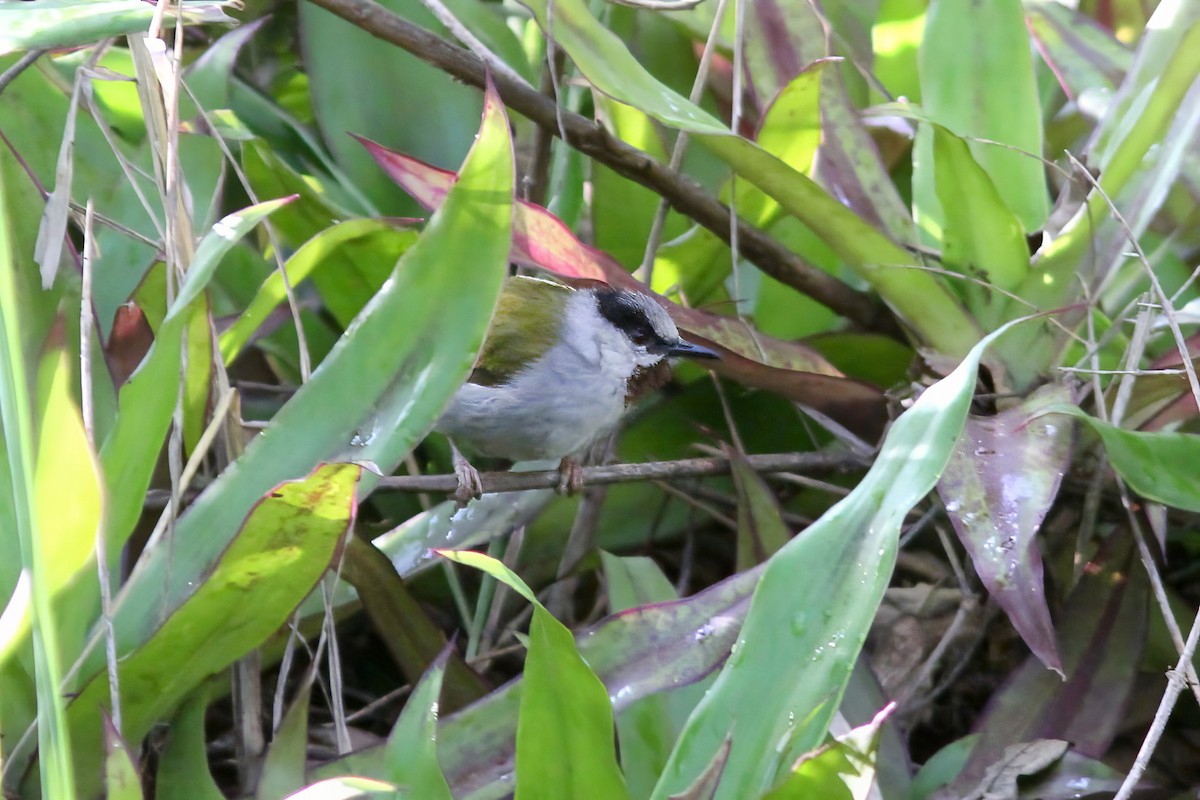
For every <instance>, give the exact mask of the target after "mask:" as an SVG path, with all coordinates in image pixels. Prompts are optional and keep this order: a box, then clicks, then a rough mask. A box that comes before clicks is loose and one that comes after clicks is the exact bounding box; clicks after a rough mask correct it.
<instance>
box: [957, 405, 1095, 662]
mask: <svg viewBox="0 0 1200 800" xmlns="http://www.w3.org/2000/svg"><path fill="white" fill-rule="evenodd" d="M1068 399H1069V392H1068V390H1067V389H1066V388H1064V387H1061V386H1046V387H1043V388H1042V389H1040V390H1038V391H1037V392H1034V393H1033V394H1032V395H1031V396H1030V397H1028V398H1027V399H1026V400H1024V401H1023V402H1022V403H1021V404H1020V405H1017V406H1014V407H1012V408H1010V409H1007V410H1005V411H1002V412H1000V413H999V414H997V415H995V416H993V417H970V418H969V419H968V420H967V424H966V428H965V429H964V430H963V435H962V436H961V437H960V438H959V440H958V443H957V444H956V445H955V447H954V453H953V454H952V455H951V457H950V463H949V464H948V465H947V467H946V471H945V473H943V475H942V479H941V481H940V482H939V483H938V494H940V495H941V497H942V502H944V503H945V504H946V512H947V514H948V515H949V516H950V521H951V522H952V523H953V525H954V530H955V531H956V532H957V533H958V538H959V539H961V540H962V543H963V546H964V547H966V549H967V553H968V554H970V556H971V561H972V563H973V564H974V565H975V571H976V572H977V573H979V579H980V580H982V581H983V584H984V586H986V587H987V590H988V593H989V594H991V596H992V598H993V599H995V601H996V602H997V603H998V604H999V605H1000V607H1001V608H1003V609H1004V612H1005V613H1006V614H1007V615H1008V618H1009V619H1010V620H1011V621H1012V624H1013V627H1015V628H1016V629H1017V632H1018V633H1020V634H1021V638H1023V639H1024V640H1025V643H1026V644H1027V645H1029V649H1031V650H1032V651H1033V652H1034V654H1035V655H1037V657H1038V658H1040V659H1041V660H1042V663H1043V664H1045V665H1046V666H1047V667H1049V668H1050V669H1052V670H1055V671H1056V672H1059V673H1061V672H1062V660H1061V659H1060V658H1059V654H1058V646H1057V644H1056V642H1055V637H1054V627H1053V625H1052V624H1051V622H1050V610H1049V609H1048V608H1047V607H1046V594H1045V590H1044V588H1043V586H1042V556H1041V553H1040V552H1039V550H1038V548H1037V543H1036V541H1035V537H1036V535H1037V532H1038V528H1039V527H1040V526H1041V524H1042V519H1043V518H1044V517H1045V516H1046V511H1047V510H1048V509H1049V508H1050V504H1051V503H1053V502H1054V497H1055V495H1056V494H1058V487H1059V484H1060V483H1061V482H1062V476H1063V472H1064V471H1065V470H1066V468H1067V464H1068V463H1069V461H1070V457H1071V428H1070V426H1069V425H1065V424H1062V423H1061V421H1059V420H1056V419H1054V418H1052V417H1046V416H1044V415H1043V412H1044V411H1045V409H1046V408H1047V407H1049V406H1051V405H1054V404H1057V403H1062V402H1065V401H1067V400H1068Z"/></svg>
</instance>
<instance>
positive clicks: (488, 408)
mask: <svg viewBox="0 0 1200 800" xmlns="http://www.w3.org/2000/svg"><path fill="white" fill-rule="evenodd" d="M676 356H683V357H689V358H717V357H718V356H717V354H716V353H714V352H713V351H712V350H709V349H708V348H707V347H702V346H700V345H698V344H693V343H692V342H689V341H686V340H685V339H683V338H681V337H680V335H679V330H678V329H677V328H676V327H675V323H674V321H672V319H671V317H670V315H669V314H667V312H666V311H665V310H664V309H663V308H662V306H660V305H659V304H658V303H657V302H655V301H654V299H653V298H651V297H650V296H649V295H646V294H643V293H641V292H635V291H628V290H625V289H613V288H609V287H607V286H602V287H599V288H584V289H571V288H569V287H567V286H564V285H562V284H559V283H554V282H552V281H548V280H542V279H539V278H527V277H513V278H509V279H508V280H507V281H506V282H505V284H504V288H503V289H502V291H501V293H500V300H499V303H498V304H497V307H496V314H495V316H494V317H493V318H492V325H491V327H490V328H489V329H488V334H487V338H486V340H485V341H484V343H483V348H482V349H481V350H480V353H479V358H478V359H477V360H476V362H475V368H474V370H473V371H472V373H471V377H470V379H469V380H468V382H467V383H466V384H464V385H463V386H462V388H460V389H459V390H458V392H457V393H455V395H454V397H453V398H452V399H451V400H450V404H449V405H448V406H447V407H446V410H445V411H444V412H443V413H442V416H441V418H439V419H438V421H437V423H436V425H435V426H434V429H435V430H437V431H440V432H441V433H443V434H445V435H446V436H447V438H449V439H450V442H451V444H452V445H453V446H454V460H455V472H456V473H457V475H458V479H459V488H458V493H457V494H456V497H457V498H458V500H459V502H460V503H465V502H466V501H467V500H468V499H469V498H471V497H479V496H480V495H481V494H482V491H483V487H482V484H481V483H480V480H479V474H478V473H477V472H476V471H475V469H474V467H472V466H471V465H470V463H469V462H468V461H467V460H466V458H464V457H463V455H462V453H461V452H460V451H459V449H458V448H462V449H463V450H465V451H466V452H467V453H468V454H469V455H472V456H476V455H478V456H487V457H492V458H503V459H507V460H510V461H528V460H533V459H551V458H557V459H561V460H562V462H563V463H562V466H561V467H560V469H561V470H562V474H563V484H562V486H563V487H564V488H567V487H568V486H570V485H575V484H577V483H578V474H579V473H578V469H579V468H578V463H577V461H575V458H577V457H578V456H580V455H581V454H582V453H583V452H584V451H586V450H587V449H588V447H589V446H590V445H591V444H592V443H593V442H595V441H597V440H598V439H599V438H600V437H602V436H604V435H606V434H607V433H609V432H610V431H611V430H613V429H614V428H615V427H616V425H617V422H618V421H619V420H620V418H621V415H622V414H623V413H624V412H625V409H626V407H627V406H628V405H629V403H630V402H631V400H633V399H634V397H632V396H631V395H633V394H636V393H637V392H638V390H639V389H643V390H644V389H645V388H646V384H647V381H646V380H645V379H646V378H647V377H648V376H650V375H651V374H652V373H653V372H654V371H655V370H657V369H659V368H664V367H665V366H666V365H665V364H664V363H663V362H664V360H665V359H667V358H671V357H676Z"/></svg>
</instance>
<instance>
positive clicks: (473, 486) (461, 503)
mask: <svg viewBox="0 0 1200 800" xmlns="http://www.w3.org/2000/svg"><path fill="white" fill-rule="evenodd" d="M450 458H451V461H453V463H454V475H455V477H457V478H458V489H456V490H455V492H454V501H455V502H456V503H458V507H459V508H464V507H465V506H466V505H467V503H469V502H471V501H472V500H478V499H479V498H481V497H483V481H482V480H480V478H479V470H477V469H475V467H473V466H471V462H470V461H468V460H467V458H466V456H464V455H463V454H462V453H460V452H459V451H458V448H457V447H455V446H454V445H453V444H451V446H450Z"/></svg>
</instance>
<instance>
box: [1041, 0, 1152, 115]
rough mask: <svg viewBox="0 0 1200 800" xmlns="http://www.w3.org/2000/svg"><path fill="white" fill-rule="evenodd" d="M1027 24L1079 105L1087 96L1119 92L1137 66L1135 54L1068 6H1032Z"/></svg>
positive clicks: (1057, 74) (1063, 83) (1065, 88)
mask: <svg viewBox="0 0 1200 800" xmlns="http://www.w3.org/2000/svg"><path fill="white" fill-rule="evenodd" d="M1025 23H1026V25H1028V26H1029V32H1030V33H1031V34H1033V42H1034V44H1035V45H1036V46H1037V49H1038V51H1039V52H1040V53H1041V54H1042V58H1043V59H1044V60H1045V62H1046V64H1048V65H1049V67H1050V69H1051V70H1053V71H1054V75H1055V77H1056V78H1058V82H1059V85H1060V86H1062V89H1063V91H1064V92H1066V94H1067V97H1069V98H1071V99H1072V100H1073V101H1075V102H1076V103H1080V102H1081V101H1082V100H1083V98H1084V95H1085V93H1087V92H1094V91H1106V90H1107V91H1109V92H1111V91H1112V90H1114V89H1116V87H1117V86H1118V85H1120V83H1121V80H1122V79H1123V78H1124V77H1125V72H1126V71H1127V70H1128V69H1129V65H1130V64H1132V63H1133V53H1132V52H1131V51H1130V50H1129V48H1128V47H1126V46H1125V45H1123V44H1121V43H1120V42H1119V41H1117V40H1116V39H1115V38H1114V37H1113V35H1112V33H1110V32H1109V31H1106V30H1105V29H1104V28H1103V27H1101V26H1100V25H1098V24H1097V23H1096V22H1095V20H1093V19H1092V18H1091V17H1089V16H1087V15H1086V14H1081V13H1079V12H1078V11H1076V10H1074V9H1072V8H1068V7H1066V6H1064V5H1060V4H1058V3H1044V4H1038V5H1031V6H1029V7H1027V8H1026V10H1025Z"/></svg>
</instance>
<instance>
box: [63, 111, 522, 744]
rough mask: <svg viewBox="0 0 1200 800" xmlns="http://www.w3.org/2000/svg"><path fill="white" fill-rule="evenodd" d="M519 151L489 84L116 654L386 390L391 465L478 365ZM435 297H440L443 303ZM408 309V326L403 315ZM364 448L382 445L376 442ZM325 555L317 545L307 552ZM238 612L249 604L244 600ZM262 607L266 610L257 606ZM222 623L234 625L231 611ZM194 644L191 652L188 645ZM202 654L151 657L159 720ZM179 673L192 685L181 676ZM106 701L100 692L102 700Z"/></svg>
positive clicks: (190, 531) (195, 512)
mask: <svg viewBox="0 0 1200 800" xmlns="http://www.w3.org/2000/svg"><path fill="white" fill-rule="evenodd" d="M512 158H513V156H512V143H511V139H510V137H509V129H508V123H507V121H506V119H505V117H504V114H503V111H502V107H501V106H500V104H499V101H498V99H497V98H496V96H495V94H494V93H490V94H489V101H488V104H487V109H486V113H485V116H484V121H483V125H482V127H481V129H480V135H479V138H478V140H477V142H476V144H475V146H474V147H473V148H472V152H471V154H470V156H469V157H468V159H467V161H466V163H465V164H464V165H463V168H462V170H461V171H460V176H459V180H458V182H457V183H456V184H455V186H454V188H453V190H452V191H451V192H450V194H449V196H448V197H447V199H446V202H445V203H444V204H443V206H442V208H441V209H440V210H439V212H438V213H437V214H435V215H434V217H433V218H432V219H431V220H430V222H429V224H428V226H427V227H426V229H425V231H424V233H423V234H422V236H421V237H420V239H419V241H418V242H417V244H416V245H414V246H413V247H412V248H411V249H410V250H409V251H408V252H407V253H406V254H405V256H404V258H403V259H401V261H400V263H399V264H398V265H397V267H396V272H395V274H394V277H393V279H392V280H390V281H389V282H388V283H387V284H386V285H385V286H384V288H383V289H382V290H381V291H380V292H379V294H377V295H376V296H375V298H374V299H373V300H372V301H371V303H370V304H369V305H368V306H367V308H365V309H364V310H363V312H362V314H360V315H359V317H358V318H357V319H356V320H355V324H354V325H352V326H351V329H350V330H349V331H348V332H347V334H346V335H344V336H343V337H342V339H341V340H340V341H339V342H338V344H337V346H336V347H335V348H334V349H333V351H332V352H331V353H330V354H329V356H327V357H326V359H325V360H324V361H323V362H322V363H321V365H320V367H319V368H318V369H317V370H316V371H315V372H314V373H313V376H312V379H311V380H310V381H309V382H307V383H306V384H305V385H304V386H303V387H301V389H300V390H298V391H297V392H296V394H295V395H293V397H292V398H291V399H290V400H289V401H288V403H287V404H286V405H285V406H284V407H283V409H281V410H280V411H279V413H277V414H276V415H275V417H274V419H273V420H272V423H271V427H270V428H269V429H268V430H267V431H266V432H265V433H263V434H261V435H260V436H258V437H257V438H255V439H254V440H252V441H251V442H250V443H249V444H248V445H247V447H246V450H245V452H244V453H243V455H242V457H241V458H240V459H238V461H236V462H235V463H234V464H232V465H231V466H230V467H229V468H227V469H226V470H225V471H224V472H222V473H221V475H220V476H218V477H217V479H216V480H215V481H213V482H212V483H211V484H209V485H208V487H207V488H206V489H205V491H204V493H203V494H201V496H200V497H199V498H197V499H196V501H195V502H194V503H193V504H192V505H191V506H190V507H189V508H188V511H187V513H186V514H184V515H183V517H182V518H181V519H180V520H179V521H178V523H176V525H175V530H174V534H173V536H171V537H169V538H167V539H165V540H160V541H158V542H156V543H154V544H152V545H151V546H150V547H148V548H147V549H146V550H145V551H144V552H143V553H142V557H141V559H140V560H139V563H138V568H137V569H136V570H135V571H134V573H133V575H131V576H130V579H129V581H128V583H126V585H125V587H124V589H123V590H122V593H121V596H120V598H119V600H118V603H117V607H116V609H115V613H114V620H113V623H114V627H115V628H116V631H117V641H118V653H119V655H121V656H122V657H123V659H124V660H125V662H127V663H128V662H129V654H131V653H133V652H135V651H136V652H137V653H139V654H144V653H145V652H146V649H147V647H148V642H151V641H155V640H157V639H158V636H159V635H161V630H160V628H161V626H162V625H163V622H164V617H165V616H168V615H170V614H171V612H173V611H177V610H178V609H180V607H181V606H184V605H185V603H188V602H189V598H192V596H193V594H194V593H195V592H196V586H197V585H198V584H200V583H201V582H203V581H204V577H205V576H206V575H209V574H211V570H212V568H213V565H214V564H216V563H218V562H219V561H221V559H222V554H223V553H225V551H226V550H227V549H228V548H230V547H232V546H233V544H232V543H234V542H236V541H240V537H238V536H237V531H238V529H239V528H240V527H241V525H242V522H243V520H244V518H245V516H246V515H247V513H249V511H250V510H251V509H252V508H253V507H254V505H255V504H256V503H258V502H259V498H261V497H262V495H263V494H265V493H266V492H268V491H269V490H270V489H271V487H272V486H275V485H277V484H278V483H279V482H280V481H282V480H286V479H288V478H290V477H292V476H294V475H296V474H297V473H301V474H302V473H304V472H305V471H307V470H309V469H311V467H312V466H313V465H314V464H316V463H319V462H321V461H322V460H323V459H325V458H327V457H328V455H329V453H330V452H331V451H334V450H337V449H339V448H346V447H347V446H348V444H349V442H350V441H351V438H352V436H353V434H354V431H355V428H356V426H357V424H358V423H359V422H360V420H362V419H363V418H364V417H365V416H367V415H368V414H370V413H371V412H372V409H374V408H375V406H376V404H377V402H379V400H380V398H381V397H382V396H383V395H384V394H385V393H387V392H388V391H389V390H391V391H393V392H395V393H398V394H393V395H392V396H391V397H390V398H389V403H394V404H395V406H396V407H397V408H399V409H401V412H402V413H400V414H398V415H396V416H393V417H391V418H389V419H388V422H387V424H388V426H389V427H388V428H387V431H388V435H387V436H386V437H381V438H386V439H387V444H388V446H389V447H390V448H392V449H391V450H389V451H387V452H381V453H377V454H375V455H377V456H378V457H376V458H375V460H376V462H377V463H379V464H380V465H381V466H384V458H385V457H395V458H396V459H397V460H398V459H399V457H401V456H402V455H403V452H401V453H400V456H395V455H394V454H395V453H397V452H400V451H401V450H403V451H404V452H407V449H408V448H409V447H411V444H412V443H413V442H415V441H417V440H418V439H419V438H420V437H421V436H423V435H424V433H425V431H426V430H427V429H428V427H429V426H430V425H431V424H432V423H433V420H434V419H435V417H436V416H437V414H438V412H439V411H440V410H441V408H442V406H443V405H444V404H445V402H446V400H447V399H448V398H449V397H450V395H451V393H452V392H453V391H454V390H455V389H456V388H457V387H458V386H459V385H460V383H461V382H462V380H463V379H464V378H465V377H466V375H467V372H468V371H469V370H470V367H471V364H472V362H473V360H474V354H475V352H477V350H478V348H479V345H480V343H481V342H482V339H483V336H484V333H485V331H486V328H487V322H488V318H489V312H490V311H491V309H492V308H493V306H494V305H495V299H496V296H497V294H498V293H499V288H500V282H501V280H502V278H503V276H504V273H505V271H506V269H507V265H508V261H507V257H508V250H509V245H510V238H511V237H510V233H511V231H510V225H511V208H512V188H513V161H512ZM447 265H454V266H455V267H456V268H454V269H450V268H447ZM433 297H436V298H439V300H440V302H437V303H434V302H431V301H430V298H433ZM398 320H403V322H404V324H397V321H398ZM172 382H173V381H172ZM403 393H407V395H405V394H403ZM357 452H360V453H362V454H363V457H366V458H371V457H372V448H371V447H370V446H367V447H363V448H361V449H360V450H358V451H357ZM384 468H390V467H384ZM139 503H140V499H139ZM291 555H293V556H294V555H296V554H295V553H292V554H291ZM317 555H319V554H313V555H312V556H309V555H308V554H307V553H305V554H304V563H309V562H308V559H310V558H316V557H317ZM205 585H207V584H205ZM309 586H310V587H311V583H310V584H309ZM234 610H242V611H248V610H249V609H248V608H247V606H246V605H245V604H244V603H243V604H239V605H237V606H236V607H235V609H234ZM289 610H290V609H289ZM253 611H254V613H255V614H259V613H261V609H258V608H254V609H253ZM281 620H282V617H281V618H280V621H281ZM222 623H223V624H224V625H225V626H228V620H223V621H222ZM268 623H270V620H262V621H261V623H256V624H255V625H253V626H250V627H248V628H247V629H244V630H240V631H239V630H238V629H236V628H235V629H231V630H229V631H228V635H230V636H236V637H237V638H236V642H237V644H238V645H239V646H242V647H243V649H242V650H241V652H245V649H248V648H249V647H252V646H255V645H257V644H258V643H260V642H261V641H262V639H263V638H265V636H266V635H267V633H268V632H269V631H270V630H273V628H269V629H268V631H267V632H264V631H262V630H261V629H260V628H258V627H257V625H258V624H268ZM275 624H276V625H277V624H278V623H275ZM156 632H158V633H156ZM243 637H244V638H243ZM251 640H252V641H251ZM183 650H184V652H186V653H189V654H190V652H191V648H190V647H185V648H183ZM217 650H220V648H217ZM205 652H209V649H207V648H206V649H205ZM237 655H238V651H237V650H236V649H235V648H233V647H229V648H228V652H225V653H224V655H222V659H223V660H225V663H227V661H228V660H230V659H232V658H234V657H236V656H237ZM202 665H203V664H202V662H197V663H195V664H192V663H191V662H189V665H188V666H189V667H190V669H188V670H180V669H177V668H176V667H174V666H171V664H170V661H169V660H167V659H163V660H162V663H160V664H157V665H155V664H152V663H149V662H146V663H144V669H145V673H146V674H145V680H146V683H147V684H150V685H149V686H146V687H143V688H144V689H145V690H146V691H144V693H138V692H136V691H135V692H134V693H133V694H134V696H138V697H144V698H145V702H146V704H147V707H145V708H143V709H141V712H140V713H139V715H138V716H139V717H140V719H139V720H138V721H140V722H142V723H144V724H149V723H150V722H152V721H154V719H157V718H158V717H159V716H160V715H161V714H164V713H167V712H168V711H169V710H170V707H171V704H172V703H176V702H178V700H179V699H180V698H181V697H182V696H183V695H184V694H186V693H187V691H189V690H190V689H191V688H192V687H193V686H194V681H195V680H196V678H197V672H198V671H199V667H201V666H202ZM103 667H104V654H103V648H102V647H101V646H100V642H99V640H98V639H94V640H93V641H92V642H91V643H90V646H89V649H88V651H87V652H86V653H85V654H84V656H83V657H82V659H81V661H80V662H79V663H78V664H77V665H76V669H75V673H76V676H77V677H76V678H75V680H74V682H73V684H72V687H71V688H72V689H75V688H77V687H79V686H80V685H81V684H84V683H86V682H87V681H88V680H90V679H92V678H93V677H94V676H96V675H97V673H99V672H101V671H102V670H103ZM164 681H166V682H169V683H170V684H171V688H172V689H174V690H177V692H178V693H177V694H175V695H174V696H173V697H172V696H169V695H168V694H167V693H159V692H157V691H156V690H155V689H156V688H157V684H159V683H160V682H164ZM176 681H178V682H179V683H180V684H184V685H180V686H176V685H175V683H176ZM94 683H95V682H93V685H94ZM87 694H89V695H90V694H91V693H90V692H88V693H87ZM99 699H100V698H99V697H96V698H95V699H94V700H91V701H90V702H92V703H93V704H94V705H98V704H99ZM76 705H80V704H79V701H76ZM131 730H132V728H131ZM82 749H83V748H81V750H82Z"/></svg>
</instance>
